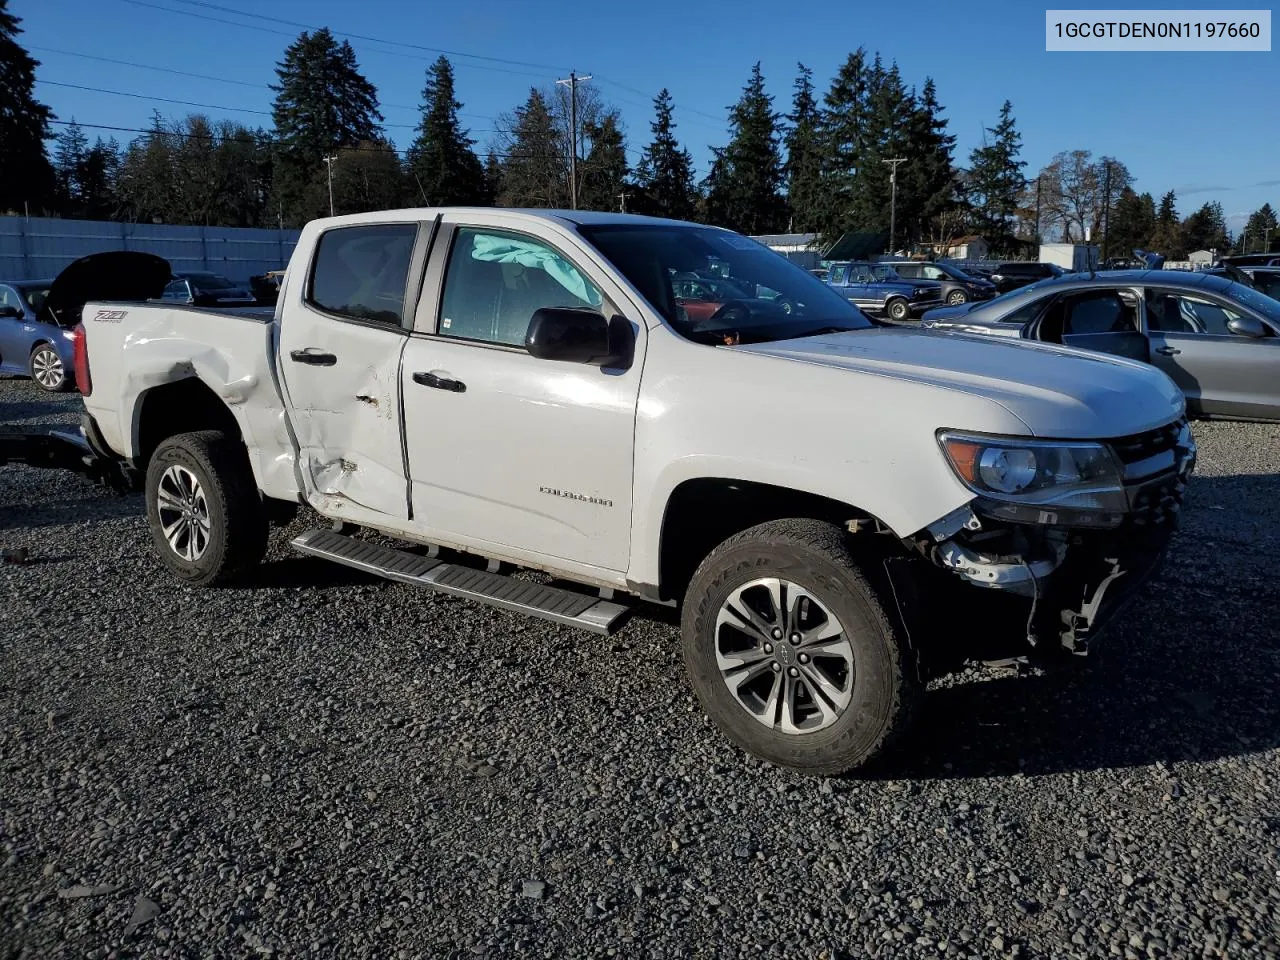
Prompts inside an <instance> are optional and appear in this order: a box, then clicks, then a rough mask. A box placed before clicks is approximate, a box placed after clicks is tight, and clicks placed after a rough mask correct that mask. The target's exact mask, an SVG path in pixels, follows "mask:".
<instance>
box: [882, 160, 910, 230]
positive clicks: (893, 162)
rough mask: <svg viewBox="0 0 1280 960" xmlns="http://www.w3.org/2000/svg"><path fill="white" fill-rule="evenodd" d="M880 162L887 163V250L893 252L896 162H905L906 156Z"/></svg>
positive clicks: (896, 211) (896, 218)
mask: <svg viewBox="0 0 1280 960" xmlns="http://www.w3.org/2000/svg"><path fill="white" fill-rule="evenodd" d="M880 162H881V163H887V164H888V165H889V252H890V253H893V251H894V246H895V244H894V238H895V237H896V235H897V228H898V164H900V163H906V162H907V158H906V157H895V158H894V159H893V160H881V161H880Z"/></svg>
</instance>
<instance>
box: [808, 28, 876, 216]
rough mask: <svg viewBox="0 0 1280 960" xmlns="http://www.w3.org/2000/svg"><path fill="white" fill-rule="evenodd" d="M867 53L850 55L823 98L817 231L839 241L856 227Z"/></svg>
mask: <svg viewBox="0 0 1280 960" xmlns="http://www.w3.org/2000/svg"><path fill="white" fill-rule="evenodd" d="M867 81H868V77H867V62H866V51H865V50H863V49H862V48H861V47H859V48H858V49H857V50H855V51H854V52H853V53H851V54H849V56H848V58H847V59H846V60H845V62H844V64H843V65H842V66H841V67H840V70H839V71H838V72H837V73H836V75H835V78H834V79H833V80H832V81H831V89H830V90H828V91H827V94H826V96H825V97H824V98H823V111H822V116H821V129H820V138H821V147H822V168H823V184H824V189H823V190H822V192H821V196H820V197H819V199H818V203H817V205H816V213H817V224H816V226H817V228H818V231H819V232H820V233H821V234H822V236H823V237H824V239H826V240H828V241H835V240H837V239H839V237H840V235H841V234H843V233H844V232H845V231H846V230H849V229H850V228H851V226H852V203H853V193H854V180H855V177H856V176H857V173H858V170H859V169H860V167H861V165H862V161H863V159H864V153H865V127H866V118H867V109H868V108H867Z"/></svg>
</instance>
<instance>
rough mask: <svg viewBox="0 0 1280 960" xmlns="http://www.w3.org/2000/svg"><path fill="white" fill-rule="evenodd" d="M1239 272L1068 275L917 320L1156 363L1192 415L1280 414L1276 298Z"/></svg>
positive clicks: (1279, 303)
mask: <svg viewBox="0 0 1280 960" xmlns="http://www.w3.org/2000/svg"><path fill="white" fill-rule="evenodd" d="M1243 269H1250V268H1243ZM1259 269H1261V268H1259ZM1241 279H1244V280H1247V281H1248V282H1249V283H1251V284H1253V286H1246V285H1245V284H1244V283H1240V282H1236V281H1233V280H1232V279H1231V278H1230V277H1226V276H1215V275H1214V274H1213V273H1212V272H1209V271H1201V272H1196V273H1192V272H1190V271H1183V270H1135V271H1118V272H1117V271H1107V272H1105V273H1097V274H1092V275H1091V274H1070V275H1068V276H1065V277H1061V278H1058V279H1055V280H1046V281H1043V282H1041V283H1037V284H1034V285H1032V286H1029V287H1023V288H1022V289H1021V290H1017V291H1015V292H1013V293H1009V294H1006V295H1005V296H1003V297H998V298H997V299H995V300H991V301H989V302H987V303H985V304H977V305H970V306H964V307H942V308H940V309H937V310H931V311H929V312H928V313H927V314H925V316H924V319H923V321H922V324H923V325H924V326H925V327H927V328H929V329H934V330H953V331H958V332H962V333H965V334H983V335H986V336H991V337H999V338H1001V339H1010V338H1011V339H1022V340H1038V341H1041V342H1044V343H1062V344H1067V345H1069V346H1073V347H1079V348H1081V349H1085V350H1097V351H1101V352H1102V353H1110V354H1118V355H1120V356H1125V357H1129V358H1131V359H1134V360H1140V361H1143V362H1145V363H1151V364H1154V365H1155V366H1157V367H1159V368H1160V369H1162V370H1164V371H1165V373H1167V374H1168V375H1169V376H1170V377H1171V378H1173V381H1174V382H1175V383H1177V384H1178V386H1179V387H1181V388H1182V390H1183V392H1184V393H1185V394H1186V398H1187V408H1188V409H1189V410H1190V411H1191V413H1192V414H1194V415H1197V416H1204V417H1231V418H1237V419H1247V420H1280V301H1276V300H1274V299H1272V298H1271V297H1269V296H1266V295H1265V294H1264V293H1262V292H1261V291H1260V290H1258V289H1256V287H1257V286H1258V283H1257V282H1256V281H1253V280H1250V279H1249V278H1248V277H1247V276H1245V275H1243V274H1242V276H1241Z"/></svg>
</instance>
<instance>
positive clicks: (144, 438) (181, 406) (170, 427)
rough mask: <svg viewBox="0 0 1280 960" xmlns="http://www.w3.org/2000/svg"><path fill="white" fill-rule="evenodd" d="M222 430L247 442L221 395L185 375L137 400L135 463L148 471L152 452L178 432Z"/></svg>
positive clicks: (133, 429)
mask: <svg viewBox="0 0 1280 960" xmlns="http://www.w3.org/2000/svg"><path fill="white" fill-rule="evenodd" d="M198 430H219V431H221V432H223V433H225V434H226V435H227V436H229V437H232V438H234V439H235V440H236V441H237V442H238V443H241V444H243V443H244V441H245V438H244V431H243V430H242V429H241V426H240V421H239V420H238V419H237V417H236V415H235V414H234V413H233V412H232V411H231V408H230V407H229V406H228V405H227V403H226V401H224V400H223V399H222V398H221V397H219V396H218V395H217V394H216V393H215V392H214V391H213V390H212V389H211V388H210V387H209V386H208V384H206V383H205V382H204V381H202V380H201V379H200V378H199V377H194V376H191V377H183V378H181V379H179V380H171V381H169V382H168V383H162V384H159V385H157V386H154V387H150V388H148V389H146V390H144V391H143V392H142V393H140V394H138V396H137V398H136V399H135V401H134V408H133V418H132V426H131V431H130V432H131V437H132V443H131V447H132V450H133V457H132V460H133V466H134V467H135V468H136V469H138V470H143V471H145V470H146V469H147V464H148V463H149V462H150V460H151V455H152V454H153V453H155V451H156V448H157V447H158V446H160V444H162V443H163V442H164V441H165V440H167V439H169V438H170V437H172V436H175V435H177V434H179V433H191V432H194V431H198Z"/></svg>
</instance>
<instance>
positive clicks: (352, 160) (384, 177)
mask: <svg viewBox="0 0 1280 960" xmlns="http://www.w3.org/2000/svg"><path fill="white" fill-rule="evenodd" d="M415 189H416V187H415ZM406 192H407V191H406V187H405V176H404V168H403V167H402V166H401V164H400V155H399V154H398V153H396V148H395V147H394V146H392V145H391V144H390V143H388V142H387V141H386V140H381V139H378V140H365V141H363V142H361V143H357V144H353V145H352V146H349V147H342V148H341V149H339V150H338V153H337V160H335V161H334V164H333V209H334V212H335V213H339V214H343V213H368V212H369V211H373V210H394V209H395V208H397V207H402V206H404V203H405V195H406Z"/></svg>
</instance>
